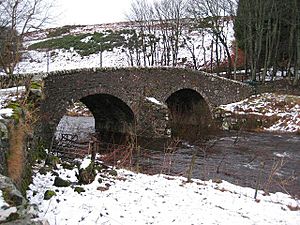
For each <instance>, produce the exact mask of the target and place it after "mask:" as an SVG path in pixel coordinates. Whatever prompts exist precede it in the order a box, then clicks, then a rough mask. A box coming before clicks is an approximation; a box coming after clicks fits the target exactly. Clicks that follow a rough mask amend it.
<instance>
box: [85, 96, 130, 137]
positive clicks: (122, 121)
mask: <svg viewBox="0 0 300 225" xmlns="http://www.w3.org/2000/svg"><path fill="white" fill-rule="evenodd" d="M80 101H81V102H82V103H83V104H85V105H86V107H87V108H88V109H89V110H90V111H91V113H92V114H93V116H94V118H95V131H96V132H97V134H98V135H99V136H98V138H99V139H100V141H104V142H111V143H122V142H124V141H126V140H125V139H126V136H127V135H128V134H132V132H133V127H134V123H135V115H134V113H133V111H132V110H131V108H130V107H129V106H128V105H127V104H126V103H125V102H124V101H123V100H121V99H120V98H118V97H115V96H113V95H110V94H93V95H88V96H85V97H83V98H81V99H80Z"/></svg>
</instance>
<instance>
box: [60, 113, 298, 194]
mask: <svg viewBox="0 0 300 225" xmlns="http://www.w3.org/2000/svg"><path fill="white" fill-rule="evenodd" d="M58 131H59V132H62V133H76V134H77V135H78V136H79V137H80V139H81V140H84V139H86V138H87V137H88V135H89V134H90V133H92V132H94V119H93V118H92V117H64V118H63V119H62V120H61V122H60V124H59V126H58ZM59 132H57V133H59ZM165 146H166V147H165V148H161V149H156V148H155V147H154V145H153V146H151V144H148V146H147V149H142V150H141V151H142V152H141V155H142V157H139V159H138V162H139V165H140V170H141V171H142V172H146V173H150V174H156V173H164V174H170V175H180V176H186V177H187V176H188V174H189V173H191V174H192V177H193V178H199V179H203V180H208V179H214V180H216V181H219V180H220V179H222V180H226V181H229V182H231V183H233V184H237V185H241V186H247V187H252V188H258V189H264V190H265V191H266V192H276V191H281V192H284V193H289V194H291V195H293V196H296V197H298V198H299V197H300V178H299V171H300V136H299V135H295V134H274V133H252V132H234V131H232V132H220V133H218V134H215V135H214V136H211V137H207V139H206V140H205V141H201V142H199V143H197V144H194V145H191V144H188V143H185V142H180V143H178V144H177V145H176V148H168V146H169V145H168V144H167V145H166V144H165ZM136 160H137V159H136ZM192 161H194V163H191V162H192ZM192 164H193V168H192V169H191V165H192ZM253 195H254V193H253Z"/></svg>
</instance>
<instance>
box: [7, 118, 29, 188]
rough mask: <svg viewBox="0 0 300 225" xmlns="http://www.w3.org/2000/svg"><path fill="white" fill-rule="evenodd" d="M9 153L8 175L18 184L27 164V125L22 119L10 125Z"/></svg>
mask: <svg viewBox="0 0 300 225" xmlns="http://www.w3.org/2000/svg"><path fill="white" fill-rule="evenodd" d="M9 130H10V135H9V154H8V158H7V167H8V168H7V171H8V176H9V177H10V178H11V179H12V180H13V181H14V182H15V183H16V184H18V185H20V184H21V180H22V175H23V171H24V165H25V158H26V155H25V149H24V146H25V141H26V130H27V129H26V126H25V125H24V123H23V122H22V121H20V122H19V123H18V124H17V125H15V124H11V125H10V127H9Z"/></svg>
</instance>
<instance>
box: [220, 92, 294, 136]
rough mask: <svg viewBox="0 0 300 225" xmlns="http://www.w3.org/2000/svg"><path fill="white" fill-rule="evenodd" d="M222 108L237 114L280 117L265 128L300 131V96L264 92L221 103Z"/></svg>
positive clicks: (279, 130) (278, 130)
mask: <svg viewBox="0 0 300 225" xmlns="http://www.w3.org/2000/svg"><path fill="white" fill-rule="evenodd" d="M220 108H221V109H224V110H225V111H228V112H233V113H235V114H244V115H245V114H253V115H258V116H266V117H278V119H277V120H276V121H275V122H274V124H273V125H272V126H270V127H267V128H265V130H266V131H272V132H299V131H300V96H294V95H279V94H275V93H263V94H259V95H253V96H250V97H249V98H247V99H245V100H242V101H240V102H235V103H231V104H227V105H221V106H220Z"/></svg>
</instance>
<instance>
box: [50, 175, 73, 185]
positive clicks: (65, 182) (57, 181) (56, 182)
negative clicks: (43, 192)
mask: <svg viewBox="0 0 300 225" xmlns="http://www.w3.org/2000/svg"><path fill="white" fill-rule="evenodd" d="M70 185H71V183H70V181H68V180H64V179H62V178H60V177H55V180H54V186H56V187H69V186H70Z"/></svg>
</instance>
